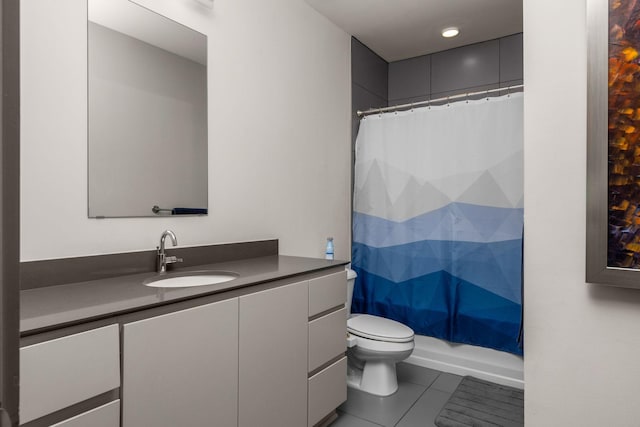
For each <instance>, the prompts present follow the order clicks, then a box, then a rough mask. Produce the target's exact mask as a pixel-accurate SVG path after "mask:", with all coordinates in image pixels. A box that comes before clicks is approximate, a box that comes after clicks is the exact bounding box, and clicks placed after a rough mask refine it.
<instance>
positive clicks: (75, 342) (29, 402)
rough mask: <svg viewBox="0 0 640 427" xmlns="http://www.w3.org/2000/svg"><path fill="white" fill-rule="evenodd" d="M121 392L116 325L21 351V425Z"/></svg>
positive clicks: (118, 340) (118, 339)
mask: <svg viewBox="0 0 640 427" xmlns="http://www.w3.org/2000/svg"><path fill="white" fill-rule="evenodd" d="M118 387H120V338H119V327H118V325H110V326H105V327H103V328H98V329H94V330H91V331H87V332H82V333H79V334H75V335H69V336H66V337H62V338H58V339H54V340H51V341H45V342H42V343H38V344H34V345H30V346H27V347H23V348H21V349H20V421H21V422H22V423H26V422H29V421H31V420H35V419H36V418H40V417H42V416H44V415H47V414H50V413H52V412H55V411H57V410H60V409H63V408H66V407H68V406H71V405H73V404H76V403H78V402H82V401H83V400H86V399H89V398H91V397H94V396H97V395H99V394H101V393H105V392H107V391H110V390H113V389H116V388H118Z"/></svg>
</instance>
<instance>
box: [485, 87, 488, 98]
mask: <svg viewBox="0 0 640 427" xmlns="http://www.w3.org/2000/svg"><path fill="white" fill-rule="evenodd" d="M485 95H487V101H488V100H489V89H487V93H486V94H485Z"/></svg>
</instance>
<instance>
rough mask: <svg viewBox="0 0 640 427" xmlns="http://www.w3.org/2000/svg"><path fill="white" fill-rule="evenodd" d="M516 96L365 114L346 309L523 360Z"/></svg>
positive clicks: (520, 164) (520, 166)
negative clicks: (350, 285)
mask: <svg viewBox="0 0 640 427" xmlns="http://www.w3.org/2000/svg"><path fill="white" fill-rule="evenodd" d="M522 101H523V95H522V93H516V94H511V95H508V96H502V97H495V98H489V99H482V100H474V101H462V102H457V103H451V104H450V105H443V106H438V107H433V106H432V107H431V108H428V107H425V108H420V109H415V110H413V111H405V112H397V113H386V114H380V115H372V116H368V117H366V118H364V119H363V120H362V121H361V124H360V131H359V133H358V138H357V141H356V160H355V184H354V213H353V250H352V251H353V253H352V266H353V269H354V270H355V271H356V272H357V273H358V278H357V279H356V284H355V290H354V296H353V307H352V308H353V311H354V312H356V313H369V314H374V315H379V316H384V317H387V318H391V319H394V320H398V321H400V322H402V323H405V324H407V325H408V326H410V327H411V328H413V330H414V331H415V332H416V333H417V334H421V335H429V336H433V337H437V338H442V339H445V340H448V341H452V342H459V343H466V344H472V345H478V346H483V347H489V348H494V349H497V350H502V351H507V352H511V353H515V354H522V347H521V345H519V342H518V338H519V331H520V326H521V320H522V316H521V304H522V301H521V296H522V236H523V234H522V233H523V170H522V169H523V103H522Z"/></svg>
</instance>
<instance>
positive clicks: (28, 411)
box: [20, 270, 346, 427]
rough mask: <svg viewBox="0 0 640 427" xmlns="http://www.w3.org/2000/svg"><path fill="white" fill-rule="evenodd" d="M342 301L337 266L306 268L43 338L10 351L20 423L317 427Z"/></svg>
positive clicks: (336, 370)
mask: <svg viewBox="0 0 640 427" xmlns="http://www.w3.org/2000/svg"><path fill="white" fill-rule="evenodd" d="M334 271H335V270H334ZM292 282H293V283H292ZM345 300H346V273H345V272H344V271H341V272H339V273H334V274H325V275H320V274H318V273H315V274H313V275H312V274H309V275H308V276H300V277H299V280H296V279H285V280H283V281H281V282H271V283H264V284H260V285H257V286H256V287H246V288H242V289H237V290H232V291H231V292H228V293H220V294H217V295H209V296H205V297H203V298H202V299H193V300H190V301H183V302H182V304H183V305H182V307H181V309H180V310H178V311H171V306H170V305H167V306H165V307H162V311H159V310H158V308H153V309H151V310H149V311H140V312H136V313H131V314H126V315H122V316H115V317H114V318H113V319H112V320H106V321H105V322H107V321H109V322H110V321H113V322H114V324H110V325H108V326H105V327H101V328H96V329H92V330H89V331H86V332H80V333H75V334H71V333H70V334H69V335H66V336H63V337H62V338H57V339H54V340H47V341H44V339H45V337H44V336H43V341H40V342H39V340H35V341H36V342H38V343H37V344H34V345H30V346H25V347H23V348H22V349H21V350H20V357H21V372H20V374H21V389H20V399H21V407H20V410H21V422H22V423H30V422H31V421H34V424H33V425H34V426H35V425H38V426H40V425H53V426H55V427H81V426H92V427H117V426H120V425H121V426H122V427H143V426H154V427H173V426H181V427H204V426H212V427H238V426H239V427H255V426H260V427H283V426H287V427H289V426H291V427H302V426H305V425H308V426H316V425H326V424H328V423H329V422H330V421H331V420H332V416H333V415H334V414H335V409H336V407H337V406H339V405H340V404H341V403H342V402H344V401H345V400H346V357H345V350H346V309H345V307H344V302H345ZM205 301H206V302H205ZM213 301H215V302H213ZM187 307H188V308H187ZM167 311H170V312H168V313H167ZM159 313H166V314H159ZM84 328H86V326H85V327H82V326H79V327H75V330H78V329H80V330H82V329H84ZM60 333H61V332H60V331H58V332H57V333H56V335H54V336H59V335H60ZM30 341H31V342H33V341H34V340H30ZM100 405H102V406H100ZM54 423H57V424H54ZM120 423H121V424H120Z"/></svg>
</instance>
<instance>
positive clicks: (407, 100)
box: [389, 95, 431, 106]
mask: <svg viewBox="0 0 640 427" xmlns="http://www.w3.org/2000/svg"><path fill="white" fill-rule="evenodd" d="M429 99H431V95H420V96H412V97H411V98H400V99H390V100H389V106H392V105H403V104H411V103H416V102H423V101H428V100H429Z"/></svg>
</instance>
